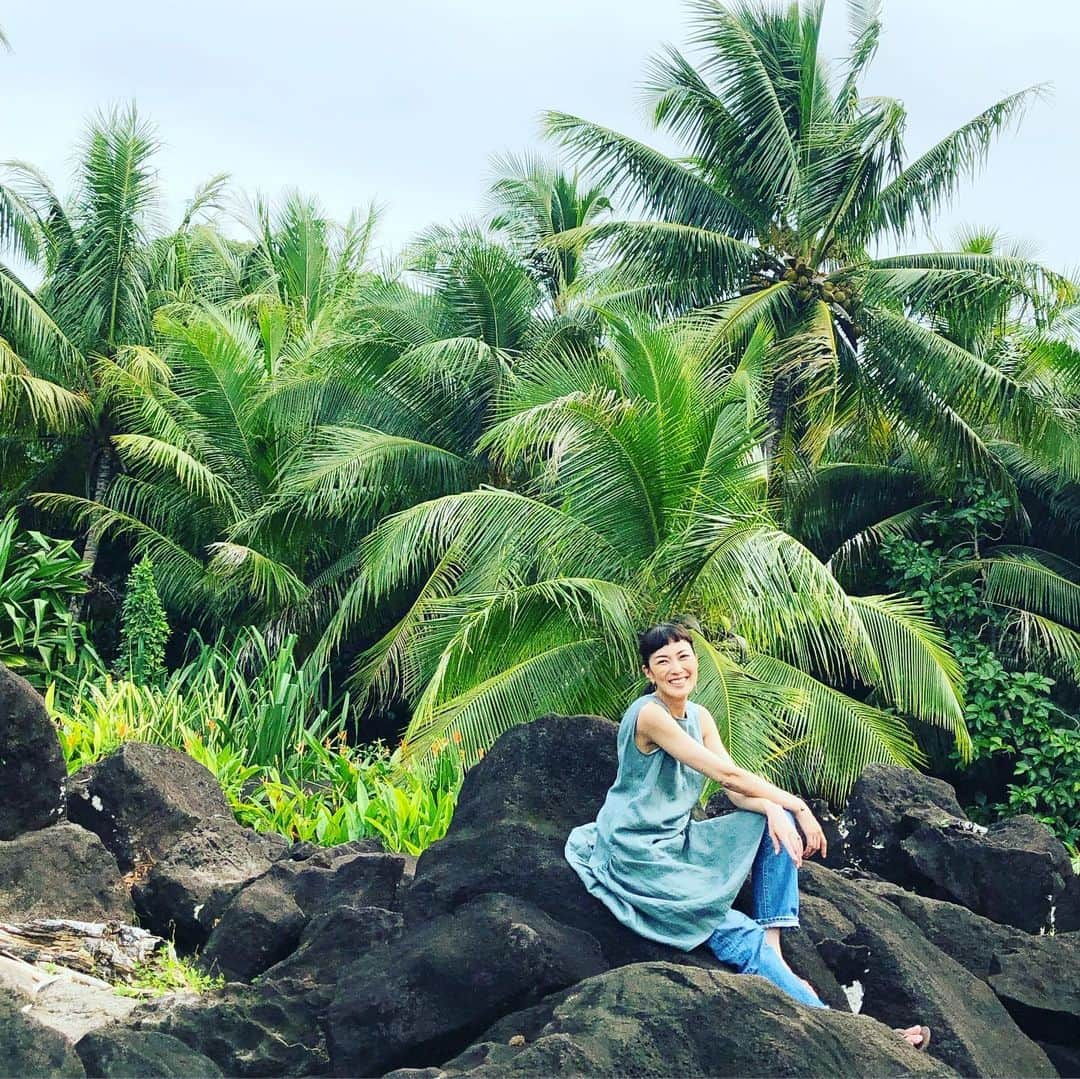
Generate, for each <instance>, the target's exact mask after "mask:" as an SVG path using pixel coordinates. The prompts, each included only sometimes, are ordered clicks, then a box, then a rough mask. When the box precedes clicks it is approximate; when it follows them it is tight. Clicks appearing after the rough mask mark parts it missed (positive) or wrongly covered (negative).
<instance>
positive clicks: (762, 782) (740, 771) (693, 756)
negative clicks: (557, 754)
mask: <svg viewBox="0 0 1080 1079" xmlns="http://www.w3.org/2000/svg"><path fill="white" fill-rule="evenodd" d="M702 714H703V716H704V715H708V713H707V712H705V710H704V709H702ZM709 720H710V721H711V720H712V717H711V716H709ZM637 724H638V730H639V731H641V733H642V734H644V735H645V737H646V738H648V739H649V741H651V742H655V743H656V744H657V745H658V746H660V748H661V749H664V750H666V751H667V752H668V753H670V754H671V755H672V756H673V757H674V758H675V759H676V760H680V761H682V762H683V764H687V765H689V766H690V767H691V768H693V769H694V770H695V771H698V772H701V774H702V775H705V776H708V777H709V779H715V780H716V782H717V783H720V784H722V785H723V787H724V788H725V789H726V790H728V791H735V793H736V794H745V795H748V796H749V797H751V798H765V799H767V800H768V801H770V802H775V803H776V804H777V805H780V806H783V807H784V809H790V810H791V811H792V812H793V813H795V812H797V811H798V810H800V809H802V808H804V807H805V806H806V803H805V802H804V801H803V800H802V799H801V798H797V797H796V796H795V795H794V794H789V793H788V792H787V791H785V790H781V789H780V788H779V787H777V786H774V785H773V784H772V783H770V782H769V781H768V780H767V779H763V778H762V777H761V776H757V775H754V773H753V772H748V771H747V770H746V769H745V768H740V767H739V766H738V765H737V764H736V763H735V762H734V761H733V760H732V759H731V756H730V755H729V754H728V752H727V750H726V749H723V745H722V744H721V746H720V748H721V750H722V752H721V753H717V752H715V751H714V750H712V749H709V748H708V747H706V746H705V745H703V744H702V743H701V742H698V741H697V740H696V739H694V738H691V737H690V735H688V734H687V733H686V731H684V730H683V729H682V727H680V726H679V724H678V723H676V722H675V720H674V719H672V718H671V716H670V715H669V714H668V713H667V712H666V711H665V710H664V709H663V708H661V707H660V705H658V704H655V703H653V702H652V701H650V702H649V703H648V704H646V705H644V706H643V707H642V709H641V711H640V712H639V713H638V720H637ZM711 725H712V728H713V730H714V731H715V730H716V723H715V722H712V724H711ZM702 737H704V733H703V734H702ZM717 739H718V740H719V735H717Z"/></svg>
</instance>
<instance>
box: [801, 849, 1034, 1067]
mask: <svg viewBox="0 0 1080 1079" xmlns="http://www.w3.org/2000/svg"><path fill="white" fill-rule="evenodd" d="M801 883H802V888H803V890H804V892H805V893H806V894H807V896H808V897H810V899H809V900H808V901H806V902H804V904H803V909H802V923H803V926H804V928H805V929H806V931H807V933H808V934H809V935H810V937H811V939H813V940H814V943H815V944H816V945H817V947H818V951H819V953H820V954H821V955H822V957H823V958H824V959H825V960H826V962H828V963H829V965H830V967H831V968H832V969H833V971H834V973H835V974H836V976H837V978H838V980H839V981H841V982H842V983H844V984H846V985H849V986H850V987H851V989H852V994H853V998H854V999H855V1001H856V1003H857V1004H858V1005H859V1010H860V1011H861V1013H862V1014H865V1015H871V1016H873V1017H874V1018H875V1019H879V1020H881V1021H882V1022H883V1023H886V1024H887V1025H888V1026H892V1027H899V1026H907V1025H909V1024H911V1023H916V1022H918V1023H926V1024H927V1025H928V1026H930V1027H931V1028H932V1029H933V1031H934V1040H933V1043H932V1045H931V1052H932V1053H934V1055H936V1056H938V1057H940V1058H941V1059H942V1060H944V1061H945V1062H946V1063H947V1064H949V1065H950V1066H952V1067H953V1068H955V1069H956V1070H957V1071H959V1072H961V1073H962V1074H964V1075H980V1076H1011V1075H1025V1076H1036V1075H1046V1076H1050V1075H1053V1074H1054V1069H1053V1067H1052V1066H1051V1064H1050V1061H1049V1060H1048V1059H1047V1057H1046V1054H1045V1053H1044V1052H1043V1051H1042V1050H1041V1049H1040V1048H1039V1047H1038V1046H1037V1045H1036V1044H1035V1043H1034V1042H1033V1041H1031V1040H1030V1039H1028V1038H1027V1037H1026V1036H1025V1035H1024V1034H1023V1033H1022V1031H1021V1030H1020V1029H1019V1028H1018V1027H1017V1025H1016V1023H1015V1022H1014V1021H1013V1019H1012V1017H1011V1016H1010V1015H1009V1013H1008V1012H1007V1011H1006V1009H1005V1008H1004V1006H1003V1005H1002V1004H1001V1002H1000V1001H999V1000H998V999H997V997H996V996H995V995H994V993H993V991H992V990H991V989H990V987H989V986H988V985H986V984H985V982H983V981H981V980H980V979H979V978H978V977H976V976H975V975H973V974H971V973H970V972H969V971H968V970H966V969H965V968H964V967H963V966H961V964H960V963H958V962H956V961H955V960H954V959H952V958H950V957H949V956H948V955H946V954H945V953H944V952H943V951H940V950H939V949H938V948H936V947H935V946H934V945H933V944H932V943H931V942H930V941H929V940H928V939H927V938H926V937H925V936H924V935H923V933H922V932H921V931H920V930H919V928H918V926H916V925H915V924H914V923H913V922H911V921H910V920H909V919H908V918H906V917H905V916H904V915H903V914H902V913H901V912H900V911H899V910H898V909H897V907H896V906H894V905H893V904H892V903H889V902H887V901H886V900H884V899H882V898H880V897H878V896H876V895H874V894H873V893H872V892H871V891H870V890H869V889H868V888H866V887H865V885H864V884H862V883H861V882H856V881H851V880H847V879H845V878H844V877H842V876H841V875H840V874H838V873H835V872H833V871H831V870H828V869H824V868H822V867H821V866H817V865H812V864H807V865H804V867H803V872H802V881H801Z"/></svg>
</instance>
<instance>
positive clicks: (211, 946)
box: [202, 876, 307, 982]
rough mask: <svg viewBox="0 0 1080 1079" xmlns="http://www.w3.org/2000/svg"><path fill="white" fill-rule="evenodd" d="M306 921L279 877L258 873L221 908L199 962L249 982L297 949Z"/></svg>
mask: <svg viewBox="0 0 1080 1079" xmlns="http://www.w3.org/2000/svg"><path fill="white" fill-rule="evenodd" d="M306 924H307V919H306V918H305V917H304V912H303V911H302V910H301V909H300V908H299V907H298V906H297V905H296V901H295V900H294V899H293V897H292V896H291V895H289V893H288V891H287V890H286V889H285V888H283V887H282V885H281V884H280V882H278V881H275V880H272V879H271V878H270V877H269V876H264V877H260V878H259V879H258V880H255V881H252V883H251V884H249V885H248V886H247V887H246V888H245V889H244V890H243V891H242V892H240V894H239V895H237V896H236V897H235V898H234V899H233V901H232V902H231V903H230V904H229V905H228V907H227V908H226V909H225V913H224V914H223V915H222V916H221V919H220V920H219V921H218V923H217V925H215V926H214V928H213V929H212V930H211V932H210V936H209V939H208V940H207V942H206V947H205V948H203V950H202V963H203V965H204V966H205V967H206V968H207V970H209V971H211V972H212V973H214V974H221V975H223V976H224V977H225V978H227V979H228V980H229V981H237V982H249V981H251V979H252V978H254V977H255V976H256V975H259V974H262V972H263V971H264V970H266V969H267V968H268V967H272V966H273V965H274V964H275V963H277V962H279V961H280V960H282V959H284V958H285V957H286V956H287V955H289V954H290V953H291V952H292V951H293V950H294V949H295V948H296V946H297V944H299V942H300V934H301V933H302V932H303V930H304V926H305V925H306Z"/></svg>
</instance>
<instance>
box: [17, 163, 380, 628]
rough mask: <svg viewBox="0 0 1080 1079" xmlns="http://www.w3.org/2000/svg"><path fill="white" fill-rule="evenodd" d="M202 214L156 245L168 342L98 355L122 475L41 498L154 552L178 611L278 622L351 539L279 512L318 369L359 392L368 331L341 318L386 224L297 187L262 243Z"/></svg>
mask: <svg viewBox="0 0 1080 1079" xmlns="http://www.w3.org/2000/svg"><path fill="white" fill-rule="evenodd" d="M218 186H219V182H218V181H215V182H213V183H212V184H211V185H208V186H207V188H206V189H204V193H203V194H202V196H201V197H200V198H199V199H198V200H197V201H198V204H199V205H206V204H208V203H209V202H210V200H211V199H212V198H214V197H216V192H217V189H218ZM193 216H194V213H193V212H192V211H189V213H188V215H187V216H186V217H185V221H184V223H183V225H182V227H181V229H180V230H178V231H177V232H176V233H174V234H171V235H169V236H163V237H159V238H157V239H156V240H155V241H154V242H153V243H152V244H150V245H149V248H148V264H149V266H150V275H149V280H150V281H151V282H153V284H154V288H155V290H156V293H157V314H156V316H155V319H154V325H153V329H152V347H151V345H145V344H126V345H121V346H119V347H117V348H115V349H114V350H113V354H112V355H111V356H109V355H104V354H99V355H98V356H97V358H96V361H95V365H94V369H93V374H94V378H95V379H96V382H97V385H98V386H99V388H100V391H101V393H102V395H103V397H104V398H105V399H106V400H108V402H109V406H110V411H111V416H112V418H113V419H114V420H115V422H116V426H115V428H114V429H113V430H112V432H111V433H110V437H109V448H110V452H111V453H112V454H114V455H115V457H116V460H117V461H118V462H119V463H120V464H121V465H122V470H121V471H120V473H119V474H117V475H115V476H114V477H113V478H112V481H111V482H110V483H109V484H108V485H107V487H106V488H105V489H104V490H103V491H100V492H98V493H97V495H96V497H85V496H72V495H64V494H51V495H42V496H38V498H37V499H36V501H37V503H38V504H39V505H43V506H47V507H49V508H51V509H55V510H61V511H64V512H66V513H68V514H71V515H74V516H75V517H76V518H78V519H79V520H81V521H82V522H84V523H86V524H89V525H91V526H92V529H91V530H92V533H93V534H94V535H101V534H104V533H106V532H112V533H113V534H116V535H126V536H127V537H128V538H129V539H130V540H131V541H132V542H133V544H134V547H135V550H136V553H137V554H143V553H145V554H149V555H151V557H152V558H153V559H154V562H155V565H156V567H157V571H158V577H159V586H160V588H161V591H162V594H163V597H164V598H165V599H166V602H168V603H169V605H170V606H171V607H172V609H173V610H175V611H178V612H180V613H182V614H183V615H185V616H187V617H189V618H191V619H193V620H195V621H198V622H203V623H206V622H208V621H209V622H212V621H213V620H215V619H224V620H230V619H234V618H236V619H241V620H251V619H266V618H269V617H272V616H274V615H275V614H277V613H278V612H279V611H280V610H281V609H282V608H283V607H285V606H287V605H288V604H289V603H290V602H295V601H297V600H298V599H299V598H300V597H301V596H303V595H305V594H306V588H305V585H304V583H303V578H304V575H305V574H308V575H313V574H314V573H315V572H317V570H313V569H312V567H313V566H314V567H318V565H319V557H320V552H321V551H324V550H325V549H327V548H331V549H332V548H333V545H334V543H335V542H341V541H342V539H343V537H344V536H347V535H348V534H349V533H348V530H347V528H346V529H345V530H344V532H343V531H342V529H341V528H340V527H339V528H338V529H336V530H333V529H331V530H327V529H326V528H325V527H322V528H321V530H320V528H319V527H317V526H323V525H324V524H325V522H322V521H319V522H317V523H316V525H311V524H310V523H309V522H306V521H304V520H299V519H297V518H295V517H293V516H291V515H290V514H289V513H288V509H289V507H286V510H285V512H284V513H283V514H281V515H280V516H275V513H276V511H279V510H281V508H282V507H281V506H280V502H279V494H280V491H281V489H282V484H283V483H284V482H285V479H284V478H285V477H286V476H287V475H288V471H289V467H288V466H289V465H290V463H292V464H293V465H295V464H296V463H297V462H298V461H299V460H300V459H301V458H300V457H299V456H298V451H299V449H300V447H301V446H302V445H303V444H304V443H305V442H306V440H307V439H308V438H309V436H310V433H311V431H310V424H311V422H312V418H311V417H310V416H309V415H308V414H307V413H306V412H304V411H303V410H302V409H296V408H292V407H290V406H291V405H295V403H296V390H297V387H298V386H302V385H303V384H304V380H308V379H312V378H313V377H315V378H317V379H318V380H319V385H320V387H321V389H322V390H323V395H324V398H325V399H326V400H327V401H330V400H331V399H333V398H334V395H335V393H338V394H341V393H345V394H351V395H353V396H356V395H358V393H359V390H360V387H359V386H357V385H355V384H352V385H349V384H348V383H349V380H350V379H351V378H352V376H354V375H355V374H356V370H355V368H356V366H357V365H356V363H355V362H354V361H353V358H352V352H351V350H352V349H354V348H355V344H356V341H357V335H356V334H355V333H352V332H349V331H347V330H345V329H343V327H342V325H341V322H342V319H343V316H344V314H346V313H349V314H351V313H352V311H351V308H350V306H349V303H350V300H351V298H353V297H354V296H355V293H356V290H357V289H358V288H359V286H360V284H361V282H362V281H364V280H365V274H364V272H363V269H362V264H363V261H364V259H365V257H366V254H367V243H368V240H369V238H370V233H371V224H372V222H371V221H370V220H369V221H367V222H365V224H364V226H363V227H362V228H360V227H358V226H357V224H356V222H355V221H353V222H350V223H349V225H348V226H346V227H345V228H338V227H337V226H336V225H335V224H334V223H333V222H331V221H329V220H328V219H327V218H326V217H325V216H324V215H323V214H322V211H321V209H320V208H319V207H318V205H317V203H315V202H314V201H313V200H310V199H304V198H302V197H301V196H299V195H298V194H295V193H293V194H289V195H288V196H287V197H286V198H285V199H284V200H283V202H282V204H281V205H280V207H277V208H271V207H270V206H268V205H267V204H264V203H260V204H258V206H257V208H256V213H255V214H254V216H253V221H254V224H255V228H254V230H253V231H254V233H255V234H254V236H253V237H252V240H251V241H250V242H247V243H243V242H236V241H227V240H225V239H223V238H222V237H221V236H220V234H218V233H216V232H215V231H213V230H211V229H205V228H200V229H193V230H190V231H189V229H188V228H187V226H188V224H189V223H190V221H191V219H192V217H193ZM367 276H370V275H367ZM211 300H216V301H218V303H216V304H215V303H212V302H209V301H211ZM369 392H370V388H369ZM323 418H325V417H323ZM327 422H329V421H327Z"/></svg>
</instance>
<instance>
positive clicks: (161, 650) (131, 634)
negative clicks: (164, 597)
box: [116, 556, 170, 685]
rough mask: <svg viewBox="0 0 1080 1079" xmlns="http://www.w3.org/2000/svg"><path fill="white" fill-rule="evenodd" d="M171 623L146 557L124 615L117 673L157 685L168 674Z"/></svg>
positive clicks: (126, 599) (130, 588)
mask: <svg viewBox="0 0 1080 1079" xmlns="http://www.w3.org/2000/svg"><path fill="white" fill-rule="evenodd" d="M169 632H170V630H169V621H168V619H167V618H166V617H165V608H164V607H163V606H162V605H161V597H160V596H159V595H158V591H157V586H156V585H155V583H154V567H153V564H152V563H151V561H150V559H149V557H146V556H144V557H143V558H142V559H141V560H140V561H139V562H138V563H136V565H135V568H134V569H133V570H132V571H131V574H130V575H129V577H128V582H127V592H126V593H125V595H124V606H123V610H122V611H121V615H120V654H119V655H118V656H117V659H116V672H117V674H118V675H120V676H121V677H126V678H128V679H129V680H130V681H132V682H137V683H138V684H139V685H156V684H157V683H158V682H160V681H161V679H162V677H163V676H164V674H165V645H166V643H167V642H168V640H169Z"/></svg>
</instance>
